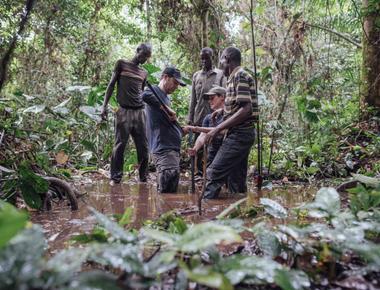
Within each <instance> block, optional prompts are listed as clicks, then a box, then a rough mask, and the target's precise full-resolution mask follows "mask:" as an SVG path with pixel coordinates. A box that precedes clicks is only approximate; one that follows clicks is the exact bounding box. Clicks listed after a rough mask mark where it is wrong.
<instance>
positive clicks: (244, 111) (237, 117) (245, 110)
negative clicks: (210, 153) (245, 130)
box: [207, 102, 252, 142]
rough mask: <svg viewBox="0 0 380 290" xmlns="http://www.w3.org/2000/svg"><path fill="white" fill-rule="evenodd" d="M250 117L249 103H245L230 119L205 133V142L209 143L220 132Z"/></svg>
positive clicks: (250, 107) (250, 108) (250, 105)
mask: <svg viewBox="0 0 380 290" xmlns="http://www.w3.org/2000/svg"><path fill="white" fill-rule="evenodd" d="M251 115H252V104H251V102H245V103H243V104H241V106H240V109H239V110H238V111H237V112H236V113H235V114H233V115H232V116H231V117H230V118H228V119H227V120H225V121H223V122H222V123H220V124H219V125H218V126H216V127H215V128H212V130H211V131H210V132H208V133H207V142H211V141H212V139H214V137H215V136H216V135H218V134H219V133H220V132H221V131H222V130H225V129H229V128H231V127H233V126H236V125H239V124H241V123H242V122H244V121H245V120H246V119H247V118H248V117H250V116H251Z"/></svg>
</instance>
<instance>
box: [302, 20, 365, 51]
mask: <svg viewBox="0 0 380 290" xmlns="http://www.w3.org/2000/svg"><path fill="white" fill-rule="evenodd" d="M304 24H305V25H306V26H308V27H312V28H318V29H321V30H324V31H327V32H330V33H332V34H335V35H336V36H338V37H340V38H342V39H344V40H346V41H348V42H349V43H351V44H353V45H355V46H356V47H357V48H363V46H362V45H361V44H360V43H358V42H356V41H355V40H352V39H351V38H349V37H348V36H346V35H344V34H343V33H340V32H338V31H336V30H333V29H330V28H328V27H324V26H320V25H317V24H311V23H307V22H305V23H304Z"/></svg>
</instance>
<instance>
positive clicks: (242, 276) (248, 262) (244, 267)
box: [219, 255, 282, 285]
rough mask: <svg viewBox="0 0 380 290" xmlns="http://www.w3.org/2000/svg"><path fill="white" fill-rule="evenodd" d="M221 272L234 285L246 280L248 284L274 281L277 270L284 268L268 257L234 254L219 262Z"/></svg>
mask: <svg viewBox="0 0 380 290" xmlns="http://www.w3.org/2000/svg"><path fill="white" fill-rule="evenodd" d="M219 264H220V267H221V272H222V273H226V277H227V278H228V279H229V280H230V281H231V283H232V284H233V285H236V284H238V283H241V282H244V283H246V284H265V283H273V282H274V277H275V273H276V272H275V271H276V270H278V269H282V266H281V265H280V264H278V263H277V262H275V261H273V260H272V259H269V258H267V257H257V256H249V257H244V256H239V255H234V256H231V257H228V258H225V259H223V260H221V261H220V262H219Z"/></svg>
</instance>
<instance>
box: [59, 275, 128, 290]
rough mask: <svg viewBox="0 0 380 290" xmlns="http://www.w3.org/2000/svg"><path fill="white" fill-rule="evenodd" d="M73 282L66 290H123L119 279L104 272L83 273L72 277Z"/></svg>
mask: <svg viewBox="0 0 380 290" xmlns="http://www.w3.org/2000/svg"><path fill="white" fill-rule="evenodd" d="M72 279H73V281H72V282H71V283H70V286H69V287H68V288H64V289H65V290H78V289H81V290H121V289H123V288H121V287H119V286H118V283H119V282H118V277H117V276H115V275H113V274H110V273H106V272H103V271H99V270H95V271H90V272H82V273H80V274H79V275H78V276H74V277H72Z"/></svg>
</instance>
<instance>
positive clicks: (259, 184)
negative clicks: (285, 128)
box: [250, 0, 263, 190]
mask: <svg viewBox="0 0 380 290" xmlns="http://www.w3.org/2000/svg"><path fill="white" fill-rule="evenodd" d="M250 18H251V34H252V52H253V73H254V76H253V78H254V81H255V95H256V96H255V97H256V99H258V94H257V92H258V87H257V66H256V43H255V33H254V31H253V0H251V7H250ZM261 145H262V143H261V134H260V119H258V120H257V168H258V171H259V175H258V176H257V188H258V189H259V190H261V187H262V185H263V176H262V174H263V170H262V167H263V166H262V165H263V162H262V157H263V155H262V152H261V151H262V150H261Z"/></svg>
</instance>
